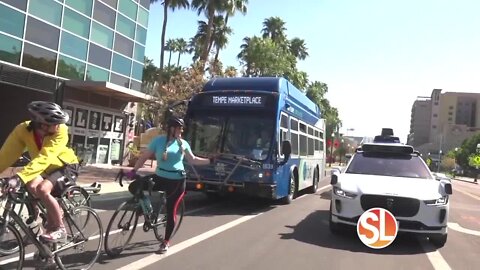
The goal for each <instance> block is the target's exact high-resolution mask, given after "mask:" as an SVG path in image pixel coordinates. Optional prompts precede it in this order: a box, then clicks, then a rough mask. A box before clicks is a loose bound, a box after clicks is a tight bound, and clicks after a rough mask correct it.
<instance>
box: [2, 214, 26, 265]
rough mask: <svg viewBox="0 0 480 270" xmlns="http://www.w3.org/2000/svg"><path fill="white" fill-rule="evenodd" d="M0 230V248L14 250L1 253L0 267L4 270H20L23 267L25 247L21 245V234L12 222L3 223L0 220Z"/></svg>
mask: <svg viewBox="0 0 480 270" xmlns="http://www.w3.org/2000/svg"><path fill="white" fill-rule="evenodd" d="M0 230H2V234H1V238H0V249H2V250H8V251H11V250H15V251H16V252H13V253H12V252H9V253H7V254H1V255H2V256H0V269H5V270H15V269H16V270H20V269H22V268H23V261H24V259H25V248H24V246H23V240H22V236H21V235H20V232H19V231H18V230H17V228H15V226H14V225H13V224H12V223H8V224H5V223H3V221H1V222H0Z"/></svg>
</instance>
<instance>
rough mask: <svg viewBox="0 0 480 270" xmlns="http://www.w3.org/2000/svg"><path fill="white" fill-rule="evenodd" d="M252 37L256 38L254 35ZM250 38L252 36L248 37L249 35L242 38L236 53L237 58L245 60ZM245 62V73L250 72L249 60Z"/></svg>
mask: <svg viewBox="0 0 480 270" xmlns="http://www.w3.org/2000/svg"><path fill="white" fill-rule="evenodd" d="M253 38H256V37H255V36H254V37H253ZM251 40H252V38H250V37H244V38H243V44H242V45H240V49H241V51H240V53H239V54H238V55H237V58H238V59H239V60H243V61H245V59H246V58H247V52H248V47H249V45H250V42H251ZM245 62H246V70H245V74H250V70H251V66H250V62H249V61H245Z"/></svg>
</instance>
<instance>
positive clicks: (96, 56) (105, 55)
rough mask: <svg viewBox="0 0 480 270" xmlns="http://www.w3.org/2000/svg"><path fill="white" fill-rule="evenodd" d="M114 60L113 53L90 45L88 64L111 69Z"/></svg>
mask: <svg viewBox="0 0 480 270" xmlns="http://www.w3.org/2000/svg"><path fill="white" fill-rule="evenodd" d="M111 59H112V52H111V51H109V50H107V49H104V48H102V47H99V46H97V45H95V44H93V43H90V51H89V53H88V62H90V63H92V64H95V65H97V66H101V67H103V68H106V69H110V62H111Z"/></svg>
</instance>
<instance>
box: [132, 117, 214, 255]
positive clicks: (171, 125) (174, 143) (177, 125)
mask: <svg viewBox="0 0 480 270" xmlns="http://www.w3.org/2000/svg"><path fill="white" fill-rule="evenodd" d="M183 126H184V123H183V120H182V119H181V118H178V117H171V118H170V119H169V120H168V121H167V136H165V135H162V136H158V137H156V138H154V139H153V140H152V141H151V142H150V144H149V146H148V149H147V150H145V151H144V152H143V153H142V155H141V156H140V157H139V158H138V161H137V163H136V164H135V167H134V168H133V169H132V170H131V171H129V172H128V173H127V177H128V178H130V179H133V178H135V176H136V172H137V170H138V169H139V168H141V167H142V166H143V164H144V163H145V161H146V160H147V159H149V158H152V157H153V155H155V157H156V159H157V168H156V171H155V175H154V182H155V185H154V186H153V190H155V191H158V190H163V191H165V192H166V195H167V226H166V228H165V239H164V240H163V241H162V243H161V244H160V252H161V253H165V252H166V251H167V250H168V247H169V241H170V237H171V235H172V232H173V229H174V228H175V217H176V211H177V207H178V204H179V202H180V201H181V200H182V198H183V196H184V195H185V168H184V166H183V159H184V158H185V157H186V158H187V161H188V162H189V163H191V164H193V165H208V164H211V163H213V158H200V157H196V156H195V155H194V154H193V153H192V150H191V149H190V145H189V143H188V142H187V141H185V140H183V139H182V132H183ZM142 183H143V187H141V186H140V185H141V184H142ZM139 188H143V189H144V190H147V189H148V184H147V183H146V182H142V181H134V182H132V183H131V184H130V185H129V187H128V189H129V191H130V192H131V193H132V194H134V193H135V192H136V191H137V190H138V189H139Z"/></svg>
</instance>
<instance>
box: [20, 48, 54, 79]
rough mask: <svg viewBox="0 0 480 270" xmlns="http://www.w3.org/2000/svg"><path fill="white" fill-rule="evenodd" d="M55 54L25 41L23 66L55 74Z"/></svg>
mask: <svg viewBox="0 0 480 270" xmlns="http://www.w3.org/2000/svg"><path fill="white" fill-rule="evenodd" d="M56 61H57V54H56V53H54V52H51V51H48V50H45V49H42V48H40V47H37V46H34V45H31V44H28V43H25V49H24V50H23V66H24V67H28V68H31V69H35V70H39V71H43V72H46V73H50V74H52V75H55V64H56Z"/></svg>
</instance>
